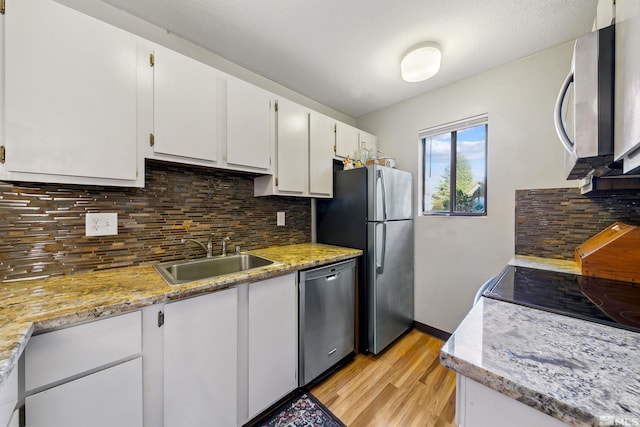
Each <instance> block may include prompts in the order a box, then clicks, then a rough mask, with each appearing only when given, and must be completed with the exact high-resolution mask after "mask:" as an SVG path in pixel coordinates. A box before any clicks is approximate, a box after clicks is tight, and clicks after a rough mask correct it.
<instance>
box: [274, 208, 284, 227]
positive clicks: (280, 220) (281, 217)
mask: <svg viewBox="0 0 640 427" xmlns="http://www.w3.org/2000/svg"><path fill="white" fill-rule="evenodd" d="M276 225H277V226H279V227H282V226H284V212H278V213H277V214H276Z"/></svg>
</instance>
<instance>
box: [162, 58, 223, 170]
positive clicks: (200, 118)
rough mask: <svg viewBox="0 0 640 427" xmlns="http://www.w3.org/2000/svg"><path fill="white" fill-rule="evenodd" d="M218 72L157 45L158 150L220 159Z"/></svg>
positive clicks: (166, 152) (200, 157)
mask: <svg viewBox="0 0 640 427" xmlns="http://www.w3.org/2000/svg"><path fill="white" fill-rule="evenodd" d="M218 75H219V73H218V72H217V71H216V70H215V69H214V68H212V67H210V66H208V65H206V64H203V63H201V62H198V61H196V60H195V59H191V58H189V57H187V56H184V55H181V54H179V53H177V52H174V51H172V50H169V49H165V48H163V47H160V46H156V47H155V49H154V58H153V121H154V122H153V129H154V130H153V134H154V145H153V150H154V153H159V154H168V155H173V156H181V157H188V158H193V159H198V160H206V161H209V162H215V161H216V160H217V159H218V96H217V94H218V88H217V85H218ZM184 161H185V162H187V163H188V162H189V161H188V160H186V159H185V160H184Z"/></svg>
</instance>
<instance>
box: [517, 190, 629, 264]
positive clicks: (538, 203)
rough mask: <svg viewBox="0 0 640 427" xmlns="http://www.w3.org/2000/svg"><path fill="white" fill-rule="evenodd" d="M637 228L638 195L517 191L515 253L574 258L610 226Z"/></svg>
mask: <svg viewBox="0 0 640 427" xmlns="http://www.w3.org/2000/svg"><path fill="white" fill-rule="evenodd" d="M616 221H620V222H624V223H628V224H632V225H640V193H638V192H634V193H627V194H610V195H606V194H603V195H588V196H583V195H581V194H580V190H579V189H577V188H555V189H545V190H518V191H516V229H515V253H516V254H517V255H531V256H539V257H545V258H555V259H573V251H574V250H575V248H576V246H578V245H580V244H581V243H582V242H584V241H585V240H588V239H590V238H591V237H593V236H594V235H595V234H597V233H599V232H600V231H602V230H603V229H604V228H606V227H608V226H609V225H611V224H612V223H614V222H616Z"/></svg>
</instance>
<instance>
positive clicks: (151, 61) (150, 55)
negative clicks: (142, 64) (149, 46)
mask: <svg viewBox="0 0 640 427" xmlns="http://www.w3.org/2000/svg"><path fill="white" fill-rule="evenodd" d="M155 61H156V59H155V57H154V56H153V53H150V54H149V66H150V67H153V66H154V65H155V63H156V62H155Z"/></svg>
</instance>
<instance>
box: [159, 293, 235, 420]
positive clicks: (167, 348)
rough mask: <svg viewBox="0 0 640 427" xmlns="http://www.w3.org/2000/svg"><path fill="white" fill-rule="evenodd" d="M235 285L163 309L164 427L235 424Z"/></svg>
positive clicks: (170, 304)
mask: <svg viewBox="0 0 640 427" xmlns="http://www.w3.org/2000/svg"><path fill="white" fill-rule="evenodd" d="M237 310H238V298H237V289H236V288H231V289H226V290H223V291H219V292H214V293H211V294H207V295H202V296H198V297H194V298H189V299H184V300H180V301H176V302H172V303H169V304H167V305H166V306H165V311H164V326H163V328H164V427H184V426H207V425H211V426H219V427H227V426H236V425H237V403H236V402H237V375H238V369H237V339H238V332H237V321H238V315H237V313H238V311H237Z"/></svg>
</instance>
